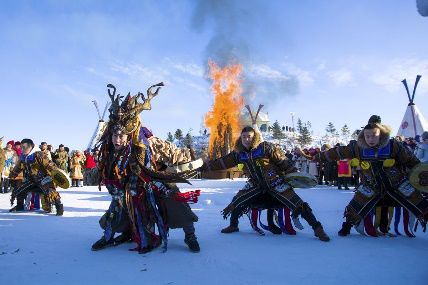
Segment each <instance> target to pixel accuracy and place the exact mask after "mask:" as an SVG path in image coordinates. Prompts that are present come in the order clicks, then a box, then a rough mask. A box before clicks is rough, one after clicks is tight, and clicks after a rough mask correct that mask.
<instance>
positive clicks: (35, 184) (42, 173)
mask: <svg viewBox="0 0 428 285" xmlns="http://www.w3.org/2000/svg"><path fill="white" fill-rule="evenodd" d="M56 169H57V166H56V165H55V163H53V162H52V161H51V160H49V158H48V156H47V155H46V154H45V153H43V152H42V151H38V150H37V149H36V148H33V150H32V151H31V152H30V153H29V154H28V155H25V154H21V156H20V158H19V161H18V162H17V164H16V165H15V167H14V168H13V170H12V171H11V172H10V175H9V178H11V179H14V178H16V177H17V176H18V175H19V174H20V173H21V172H23V174H24V180H23V183H22V184H21V185H20V186H19V187H18V188H16V189H13V191H12V195H11V204H12V205H13V203H14V201H15V199H16V206H15V207H13V208H12V209H11V210H10V211H23V210H24V200H25V198H26V197H27V194H28V193H30V192H35V193H40V194H43V195H45V196H46V199H47V208H45V209H44V210H45V211H47V212H50V208H51V205H55V207H56V215H57V216H62V215H63V213H64V207H63V205H62V203H61V197H60V195H59V193H58V192H57V191H56V185H55V183H54V181H53V179H52V177H51V173H52V172H53V171H55V170H56Z"/></svg>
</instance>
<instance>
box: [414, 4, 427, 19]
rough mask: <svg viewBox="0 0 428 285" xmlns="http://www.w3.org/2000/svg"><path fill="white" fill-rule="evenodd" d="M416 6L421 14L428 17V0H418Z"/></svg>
mask: <svg viewBox="0 0 428 285" xmlns="http://www.w3.org/2000/svg"><path fill="white" fill-rule="evenodd" d="M416 7H417V8H418V12H419V14H421V16H423V17H428V0H416Z"/></svg>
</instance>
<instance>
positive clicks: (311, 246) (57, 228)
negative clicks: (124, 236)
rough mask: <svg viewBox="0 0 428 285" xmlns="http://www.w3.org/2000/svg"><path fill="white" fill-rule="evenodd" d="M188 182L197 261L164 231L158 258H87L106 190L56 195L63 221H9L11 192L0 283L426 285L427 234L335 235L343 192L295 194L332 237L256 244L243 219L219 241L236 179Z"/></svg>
mask: <svg viewBox="0 0 428 285" xmlns="http://www.w3.org/2000/svg"><path fill="white" fill-rule="evenodd" d="M192 183H193V185H192V186H189V185H183V188H182V189H183V190H185V189H201V190H202V195H201V197H200V202H199V203H198V204H196V205H193V206H192V207H193V209H194V210H195V212H196V213H197V214H198V216H199V218H200V221H199V222H198V223H196V231H197V232H196V233H197V236H198V239H199V242H200V245H201V252H200V253H191V252H189V251H188V249H187V247H186V245H185V244H184V242H183V239H184V234H183V232H182V231H181V230H171V231H170V237H169V246H168V251H167V252H166V253H162V252H161V250H160V249H156V250H155V251H153V252H151V253H148V254H146V255H140V254H137V253H135V252H129V251H128V249H129V248H132V247H133V244H131V243H128V244H123V245H120V246H118V247H114V248H108V249H105V250H102V251H98V252H92V251H91V250H90V247H91V244H92V243H93V242H94V241H96V240H97V239H98V238H99V237H100V236H101V233H102V232H101V229H100V228H99V225H98V219H99V217H100V216H101V215H102V214H103V213H104V210H105V209H106V208H107V207H108V205H109V200H110V197H109V195H108V193H107V192H106V191H105V189H103V191H102V192H99V191H98V189H97V188H96V187H83V188H72V189H71V190H61V191H60V193H61V196H62V199H63V203H64V205H65V213H64V216H63V217H56V216H54V215H53V214H49V215H46V214H41V213H34V212H33V213H31V212H25V213H8V212H7V210H8V209H9V198H10V194H0V284H8V285H10V284H30V283H35V284H130V283H134V284H359V285H361V284H389V285H392V284H428V269H427V268H428V233H422V232H421V231H418V232H417V233H416V234H417V237H416V238H407V237H402V236H400V237H396V238H370V237H363V236H361V235H359V234H358V233H356V232H355V231H354V230H353V232H352V234H351V236H349V237H346V238H341V237H338V236H337V230H338V229H339V228H340V225H341V223H342V213H343V208H344V207H345V205H346V204H347V202H348V201H349V200H350V199H351V197H352V193H353V192H352V191H341V190H337V189H335V188H332V187H326V186H321V187H318V188H314V189H299V190H297V192H298V194H299V195H300V196H301V197H302V198H303V199H304V200H306V201H307V202H309V204H310V205H311V207H312V208H313V210H314V212H315V215H316V216H317V218H318V219H319V220H320V221H321V222H322V223H323V225H324V228H325V230H326V232H327V233H328V234H329V235H330V237H331V238H332V240H331V242H329V243H324V242H321V241H319V240H318V239H316V238H315V237H314V236H313V232H312V230H311V229H310V227H309V226H308V225H307V224H306V223H305V222H304V221H303V220H302V223H303V225H304V226H305V229H304V230H303V231H298V234H297V235H296V236H288V235H281V236H274V235H272V234H270V233H267V234H266V236H259V235H258V234H256V233H255V232H254V231H253V230H252V229H251V227H250V225H249V222H248V219H241V220H240V232H239V233H234V234H230V235H225V234H221V233H220V229H221V228H223V227H224V226H226V225H227V224H228V222H227V221H224V220H223V219H222V217H221V215H220V211H221V209H223V207H224V206H225V205H226V204H227V203H229V201H230V200H231V198H232V197H233V195H234V193H236V191H237V190H238V189H240V188H241V187H242V186H243V184H244V181H243V180H234V181H230V180H221V181H212V180H211V181H210V180H192ZM263 220H265V219H263Z"/></svg>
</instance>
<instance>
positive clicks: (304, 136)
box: [297, 124, 313, 146]
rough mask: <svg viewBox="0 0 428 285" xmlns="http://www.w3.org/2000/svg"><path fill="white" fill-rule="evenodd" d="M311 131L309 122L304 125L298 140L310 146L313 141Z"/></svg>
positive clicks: (303, 144) (302, 144)
mask: <svg viewBox="0 0 428 285" xmlns="http://www.w3.org/2000/svg"><path fill="white" fill-rule="evenodd" d="M312 140H313V139H312V135H311V131H310V129H309V127H308V125H307V124H304V125H302V127H301V130H300V132H299V137H298V138H297V141H298V142H299V144H300V145H301V146H309V145H310V144H311V143H312Z"/></svg>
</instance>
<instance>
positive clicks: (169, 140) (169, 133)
mask: <svg viewBox="0 0 428 285" xmlns="http://www.w3.org/2000/svg"><path fill="white" fill-rule="evenodd" d="M166 141H168V142H174V136H173V135H172V134H171V132H168V134H167V138H166Z"/></svg>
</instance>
